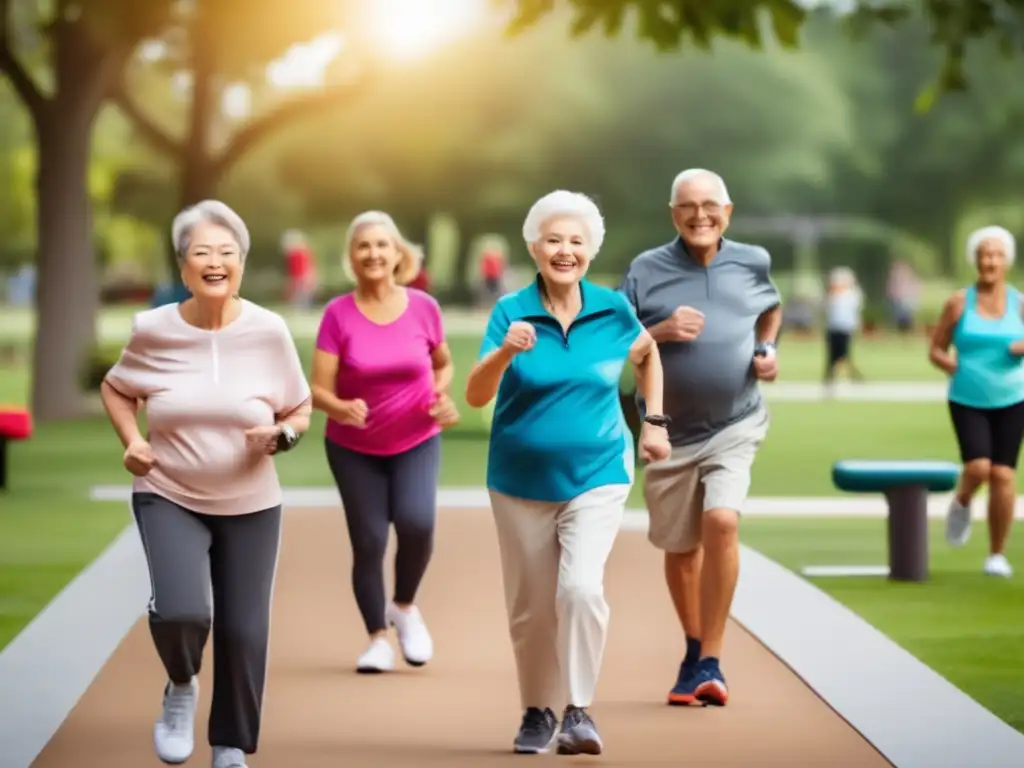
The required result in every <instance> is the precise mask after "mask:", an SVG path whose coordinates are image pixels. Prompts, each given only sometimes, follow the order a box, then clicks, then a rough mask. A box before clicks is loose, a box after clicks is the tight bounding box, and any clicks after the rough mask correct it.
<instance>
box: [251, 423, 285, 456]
mask: <svg viewBox="0 0 1024 768" xmlns="http://www.w3.org/2000/svg"><path fill="white" fill-rule="evenodd" d="M280 436H281V425H280V424H273V425H271V426H269V427H253V428H252V429H247V430H245V444H246V446H247V447H248V448H249V450H250V451H253V452H254V453H263V454H266V455H268V456H273V455H274V454H275V453H277V438H279V437H280Z"/></svg>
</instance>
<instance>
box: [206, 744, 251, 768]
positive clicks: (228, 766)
mask: <svg viewBox="0 0 1024 768" xmlns="http://www.w3.org/2000/svg"><path fill="white" fill-rule="evenodd" d="M213 768H246V765H245V753H243V752H242V750H240V749H235V748H234V747H214V748H213Z"/></svg>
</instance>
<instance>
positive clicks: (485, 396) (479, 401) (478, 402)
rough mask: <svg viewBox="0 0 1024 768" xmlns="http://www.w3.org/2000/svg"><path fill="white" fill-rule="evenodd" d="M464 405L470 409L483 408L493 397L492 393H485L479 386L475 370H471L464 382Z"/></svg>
mask: <svg viewBox="0 0 1024 768" xmlns="http://www.w3.org/2000/svg"><path fill="white" fill-rule="evenodd" d="M465 394H466V405H468V406H469V407H470V408H483V407H484V406H485V405H487V404H488V403H489V402H490V401H491V398H492V397H494V393H493V392H487V391H486V389H485V388H484V387H483V386H481V382H480V381H479V379H478V378H477V376H476V370H473V371H471V372H470V374H469V379H467V381H466V393H465Z"/></svg>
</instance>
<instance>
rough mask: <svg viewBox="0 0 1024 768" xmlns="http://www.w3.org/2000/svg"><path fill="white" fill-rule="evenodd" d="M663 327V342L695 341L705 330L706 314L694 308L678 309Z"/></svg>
mask: <svg viewBox="0 0 1024 768" xmlns="http://www.w3.org/2000/svg"><path fill="white" fill-rule="evenodd" d="M661 325H662V333H661V334H659V335H660V336H661V340H662V341H693V340H694V339H696V338H697V337H698V336H699V335H700V332H701V331H703V330H704V313H703V312H701V311H700V310H699V309H694V308H693V307H676V309H675V311H674V312H673V313H672V314H671V315H669V317H668V319H667V320H665V321H664V322H663V323H662V324H661Z"/></svg>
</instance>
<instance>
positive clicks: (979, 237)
mask: <svg viewBox="0 0 1024 768" xmlns="http://www.w3.org/2000/svg"><path fill="white" fill-rule="evenodd" d="M990 238H995V239H996V240H999V241H1000V242H1001V243H1002V244H1003V248H1005V249H1006V265H1007V266H1009V265H1011V264H1013V260H1014V259H1015V258H1016V257H1017V241H1016V240H1015V239H1014V237H1013V235H1011V234H1010V231H1009V230H1008V229H1004V228H1003V227H982V228H981V229H976V230H974V231H973V232H971V234H970V235H969V236H968V237H967V247H966V249H965V251H966V256H967V262H968V263H969V264H977V263H978V249H979V248H980V247H981V244H982V243H983V242H985V241H986V240H988V239H990Z"/></svg>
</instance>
